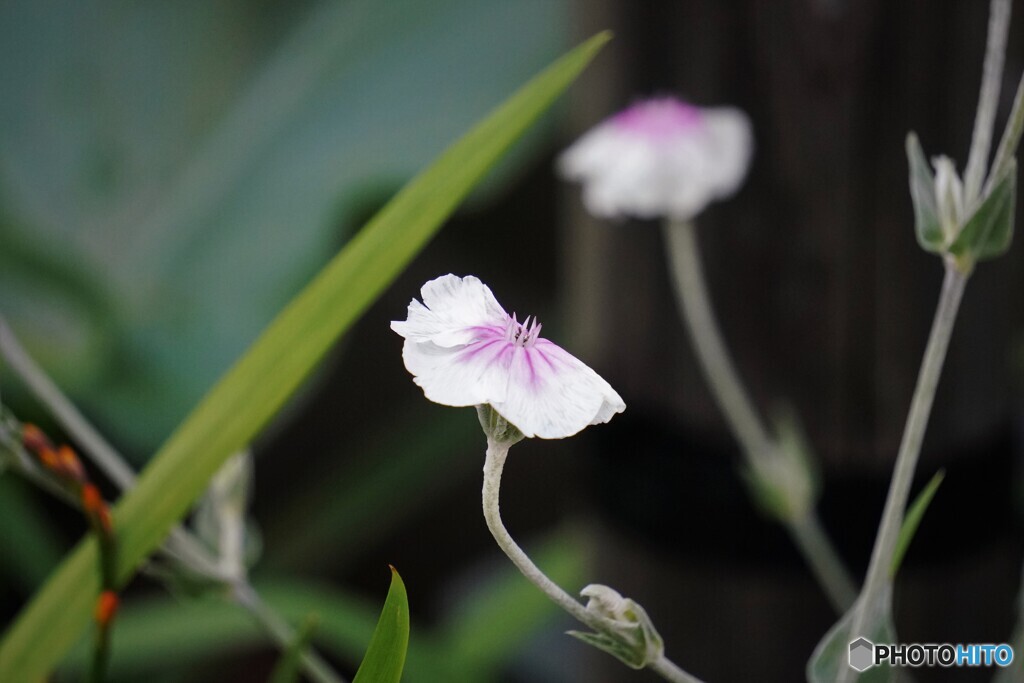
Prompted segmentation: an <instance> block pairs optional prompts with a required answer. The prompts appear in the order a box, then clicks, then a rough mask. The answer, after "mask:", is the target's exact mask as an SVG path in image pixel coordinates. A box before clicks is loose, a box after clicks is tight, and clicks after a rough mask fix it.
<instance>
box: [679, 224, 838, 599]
mask: <svg viewBox="0 0 1024 683" xmlns="http://www.w3.org/2000/svg"><path fill="white" fill-rule="evenodd" d="M663 230H664V234H665V241H666V245H667V247H668V257H669V272H670V274H671V276H672V283H673V285H674V287H673V289H674V291H675V294H676V298H677V300H678V303H679V308H680V310H681V312H682V314H683V319H684V321H685V322H686V329H687V331H688V332H689V334H690V340H691V341H692V343H693V347H694V351H695V353H696V355H697V358H698V360H699V361H700V367H701V370H702V371H703V372H704V378H705V380H706V381H707V383H708V387H709V388H710V389H711V395H712V396H713V397H714V399H715V401H716V402H717V403H718V407H719V409H720V410H721V411H722V415H723V416H724V417H725V420H726V422H727V423H728V424H729V427H730V428H731V430H732V432H733V434H734V435H735V437H736V440H737V441H739V442H740V448H741V449H742V451H743V455H744V457H745V458H746V460H747V461H748V463H753V462H755V461H759V460H763V459H766V458H772V457H776V455H775V453H774V451H775V449H776V448H777V447H778V445H777V443H776V441H775V439H773V438H772V436H771V435H769V433H768V430H767V429H766V428H765V426H764V423H763V422H762V421H761V418H760V416H759V415H758V412H757V409H756V408H755V407H754V402H753V401H752V400H751V398H750V395H749V394H748V393H747V390H746V388H745V387H744V386H743V382H742V381H741V380H740V376H739V373H738V372H737V371H736V367H735V366H734V365H733V362H732V358H731V357H730V356H729V351H728V350H727V349H726V346H725V341H724V339H723V337H722V332H721V330H719V328H718V322H717V321H716V320H715V315H714V312H713V310H712V306H711V296H710V295H709V293H708V288H707V283H706V281H705V279H704V269H703V267H702V265H701V260H700V250H699V249H698V245H697V228H696V226H695V225H694V224H693V223H690V222H688V221H683V222H677V221H666V223H665V224H664V226H663ZM752 467H753V465H752ZM779 519H780V521H781V522H782V524H783V525H785V526H786V528H787V529H788V530H789V533H790V535H791V536H792V537H793V540H794V541H795V542H796V546H797V548H798V549H799V551H800V553H801V554H802V555H803V557H804V560H805V561H806V562H807V564H808V565H809V566H810V568H811V571H812V572H813V574H814V576H815V578H816V579H817V580H818V583H819V584H820V585H821V587H822V589H823V590H824V591H825V594H826V595H827V596H828V599H829V601H830V602H831V603H832V605H833V606H834V607H835V608H836V610H837V611H838V612H839V613H840V614H841V613H843V612H845V611H846V610H847V609H848V608H849V607H850V606H851V605H852V604H853V601H854V599H855V598H856V592H857V591H856V588H855V584H854V582H853V579H851V578H850V574H849V572H848V571H847V570H846V567H845V565H843V562H842V560H841V559H840V558H839V553H837V552H836V550H835V547H834V546H833V545H832V542H831V541H830V540H829V538H828V535H827V534H826V533H825V531H824V529H823V528H822V527H821V523H820V521H819V520H818V516H817V513H816V512H814V510H813V508H812V509H810V510H808V511H807V512H806V513H804V514H803V515H798V516H786V517H780V518H779Z"/></svg>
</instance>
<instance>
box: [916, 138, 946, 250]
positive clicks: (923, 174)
mask: <svg viewBox="0 0 1024 683" xmlns="http://www.w3.org/2000/svg"><path fill="white" fill-rule="evenodd" d="M907 163H908V164H909V166H910V197H911V199H912V200H913V202H914V228H915V232H916V233H917V243H918V244H920V245H921V248H922V249H924V250H925V251H930V252H932V253H938V252H941V251H942V242H943V239H942V221H941V220H940V219H939V205H938V201H937V200H936V198H935V177H934V176H933V175H932V170H931V168H930V167H929V166H928V160H927V159H925V156H924V152H923V151H922V150H921V143H920V142H919V141H918V139H917V135H916V134H915V133H913V132H911V133H908V134H907Z"/></svg>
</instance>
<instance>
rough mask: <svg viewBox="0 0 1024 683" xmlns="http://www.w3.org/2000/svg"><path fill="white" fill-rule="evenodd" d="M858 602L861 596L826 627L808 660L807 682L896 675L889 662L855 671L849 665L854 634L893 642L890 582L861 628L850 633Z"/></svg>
mask: <svg viewBox="0 0 1024 683" xmlns="http://www.w3.org/2000/svg"><path fill="white" fill-rule="evenodd" d="M860 605H861V599H858V600H857V602H855V603H854V604H853V607H851V608H850V609H849V610H847V612H846V614H844V615H843V616H842V618H841V619H840V620H839V621H838V622H836V624H835V625H834V626H833V627H832V628H831V629H829V631H828V633H826V634H825V636H824V637H823V638H822V639H821V641H819V642H818V645H817V647H815V648H814V653H813V654H812V655H811V659H810V660H809V661H808V662H807V680H808V683H840V682H845V681H857V682H858V683H889V682H890V681H893V680H894V678H895V675H894V672H893V669H892V668H891V667H889V666H875V667H871V668H869V669H867V670H866V671H864V672H863V673H861V674H859V676H858V675H857V671H855V670H854V669H853V668H851V667H850V663H849V657H850V643H851V641H853V640H854V639H855V638H857V637H861V636H863V637H865V638H867V639H868V640H870V641H871V642H872V643H893V642H896V628H895V627H894V626H893V621H892V584H888V585H887V586H886V587H885V589H884V590H882V591H880V592H879V594H878V595H877V597H876V598H875V599H874V602H873V604H871V605H869V606H868V608H867V614H866V617H865V619H864V628H863V629H861V633H859V634H856V635H855V634H851V633H850V631H851V629H852V627H853V624H852V622H853V618H854V615H855V614H856V611H857V609H858V608H859V606H860Z"/></svg>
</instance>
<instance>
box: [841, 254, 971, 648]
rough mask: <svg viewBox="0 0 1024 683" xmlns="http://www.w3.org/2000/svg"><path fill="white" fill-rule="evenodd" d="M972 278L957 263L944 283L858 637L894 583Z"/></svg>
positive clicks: (857, 621)
mask: <svg viewBox="0 0 1024 683" xmlns="http://www.w3.org/2000/svg"><path fill="white" fill-rule="evenodd" d="M968 277H969V275H968V274H967V273H964V272H962V271H960V270H958V269H957V268H956V267H955V265H953V264H951V263H947V264H946V275H945V278H944V279H943V281H942V294H941V296H940V297H939V304H938V308H937V309H936V311H935V319H934V320H933V322H932V329H931V333H930V335H929V337H928V345H927V347H926V348H925V352H924V360H923V361H922V362H921V370H920V372H919V374H918V376H917V386H916V387H915V389H914V397H913V399H912V400H911V404H910V412H909V414H908V415H907V423H906V426H905V427H904V429H903V439H902V440H901V442H900V450H899V454H898V455H897V456H896V466H895V469H894V470H893V475H892V482H891V483H890V485H889V494H888V496H887V497H886V500H885V509H884V511H883V512H882V521H881V522H880V523H879V525H878V535H877V536H876V537H875V547H874V549H873V550H872V553H871V563H870V564H869V565H868V572H867V576H866V578H865V580H864V589H863V591H862V592H861V597H860V600H859V601H858V604H859V605H861V609H860V610H858V612H857V613H856V614H855V616H854V618H853V622H852V627H851V629H850V634H851V636H852V637H857V636H861V635H870V634H865V633H863V630H864V627H865V624H864V618H865V609H866V606H870V605H871V604H873V601H874V598H875V597H876V596H877V595H878V594H879V593H880V592H882V591H883V590H884V588H885V586H886V584H887V583H888V582H889V581H891V580H892V576H891V567H892V558H893V553H894V552H895V551H896V543H897V540H898V539H899V533H900V528H901V527H902V526H903V515H904V512H905V510H906V507H907V497H908V496H909V494H910V485H911V483H912V482H913V480H914V470H915V469H916V468H917V460H918V457H919V456H920V454H921V445H922V443H923V442H924V434H925V428H926V427H927V425H928V416H929V415H930V414H931V410H932V403H933V401H934V399H935V392H936V390H937V388H938V385H939V377H940V376H941V374H942V365H943V363H944V362H945V359H946V350H947V349H948V348H949V339H950V337H951V336H952V333H953V325H954V323H955V322H956V314H957V311H958V310H959V308H960V300H961V298H962V297H963V293H964V286H965V285H966V284H967V278H968Z"/></svg>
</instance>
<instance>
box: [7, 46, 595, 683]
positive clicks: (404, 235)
mask: <svg viewBox="0 0 1024 683" xmlns="http://www.w3.org/2000/svg"><path fill="white" fill-rule="evenodd" d="M608 38H609V36H608V35H607V34H601V35H598V36H595V37H594V38H592V39H591V40H589V41H587V42H586V43H584V44H583V45H581V46H579V47H578V48H577V49H575V50H573V51H572V52H570V53H568V54H567V55H565V56H564V57H562V58H561V59H559V60H558V61H556V62H555V63H553V64H552V65H551V66H550V67H548V68H547V69H545V70H544V71H543V72H541V73H540V74H538V75H537V76H536V77H535V78H533V79H532V80H530V81H529V82H528V83H527V84H526V85H524V86H523V87H522V88H520V89H519V90H517V91H516V92H515V93H514V94H513V95H512V96H511V97H509V98H508V99H506V100H505V102H504V103H503V104H502V105H501V106H500V107H498V108H497V109H495V110H493V111H492V113H491V114H490V115H489V116H487V117H486V118H484V119H483V120H482V121H481V122H480V123H479V124H477V125H476V126H475V127H473V128H472V129H471V130H470V131H469V132H468V133H466V134H465V135H464V136H462V137H461V138H460V139H459V140H458V141H457V142H456V143H454V144H453V145H451V146H450V147H449V148H448V149H447V150H446V151H445V152H444V153H443V154H442V155H440V156H439V157H438V158H437V159H436V160H435V161H434V163H433V164H431V165H430V167H428V168H427V169H426V170H424V171H422V172H421V173H420V174H418V175H417V177H416V178H415V179H413V180H412V181H410V182H409V183H408V184H407V185H406V186H405V187H404V188H403V189H402V191H401V192H399V193H398V194H397V195H396V196H395V197H394V198H393V199H392V200H391V201H389V202H388V204H387V205H386V206H385V207H384V208H383V209H382V210H381V211H380V212H378V213H377V214H376V215H375V216H374V218H373V219H371V221H370V222H369V223H368V224H367V226H366V227H365V228H364V229H363V230H361V231H360V232H359V234H358V235H357V236H356V237H355V238H354V239H352V240H351V241H350V242H349V244H347V245H346V246H345V247H344V248H343V249H342V250H341V252H340V253H339V254H338V255H337V256H336V257H335V258H333V259H332V260H331V261H330V263H328V264H327V265H326V266H325V267H324V268H323V269H322V270H321V271H320V273H319V274H318V275H317V276H316V277H315V278H314V279H313V280H312V281H311V282H310V283H309V284H308V285H307V286H306V287H305V288H303V290H302V291H301V292H300V293H299V294H298V295H297V296H295V297H294V298H293V299H292V300H291V301H290V302H289V303H288V305H287V306H286V307H285V308H284V310H283V311H282V312H281V313H280V314H279V315H278V316H277V317H276V318H275V319H274V322H273V323H272V324H271V325H270V326H269V327H268V328H267V329H266V330H265V331H264V333H263V334H262V335H260V337H259V339H257V340H256V342H255V343H254V344H253V345H252V346H251V347H250V348H249V350H248V351H247V352H246V353H245V354H243V356H242V357H241V358H240V359H239V360H238V361H237V362H236V363H235V364H234V365H233V366H232V368H231V370H230V371H229V372H228V373H227V374H226V375H225V376H224V377H223V378H222V379H221V380H220V381H219V382H218V383H217V384H216V386H214V388H213V389H212V390H211V391H210V392H208V393H207V394H206V395H205V397H204V398H203V399H202V401H200V402H199V404H198V405H197V406H196V408H195V409H194V410H193V411H192V412H191V413H190V415H189V417H188V418H187V419H186V420H185V421H184V422H183V423H182V424H181V426H179V428H178V429H177V430H175V432H174V434H172V436H171V437H170V438H169V439H168V440H167V441H166V442H165V443H164V445H163V446H162V447H161V449H160V451H159V452H158V454H157V455H156V457H155V458H154V460H153V462H152V464H151V465H150V466H149V467H147V468H146V470H145V471H144V472H143V474H142V476H141V477H140V478H139V480H138V483H137V485H136V487H135V488H134V489H132V490H131V491H129V492H128V493H127V495H125V496H124V497H123V498H122V500H121V501H120V502H119V503H118V505H117V506H116V507H115V509H114V511H113V517H114V526H115V528H116V529H117V539H118V546H117V547H118V553H117V558H116V562H117V566H116V570H115V571H116V577H117V578H116V581H117V582H118V583H124V582H126V581H127V580H128V579H129V578H130V577H131V576H132V575H133V573H134V572H135V571H136V569H137V568H138V566H139V563H140V562H142V561H143V560H144V558H145V556H146V555H147V554H149V553H150V552H152V551H153V550H155V549H156V547H157V546H158V545H159V543H160V541H161V539H162V538H164V536H165V535H166V533H167V532H168V531H169V529H170V527H171V526H172V525H173V524H174V523H175V522H176V521H177V520H178V519H180V518H181V517H182V516H183V515H185V514H186V513H187V511H188V509H189V508H190V507H191V505H192V503H193V502H194V501H195V500H196V498H197V497H198V496H199V495H200V494H201V493H202V490H203V489H204V488H205V487H206V485H207V483H208V481H209V479H210V477H211V476H212V475H213V474H214V473H215V472H216V471H217V469H218V468H219V467H220V466H221V465H222V463H223V462H224V461H225V460H226V459H227V458H228V457H229V456H230V455H231V454H232V453H234V452H236V451H238V450H239V449H242V448H245V447H247V446H248V445H249V444H250V443H251V441H252V439H253V438H254V437H255V436H256V435H257V434H258V433H259V432H260V430H261V429H262V428H263V427H264V426H265V425H266V424H267V422H268V421H269V420H270V419H271V418H272V417H273V416H274V415H275V414H276V413H277V411H278V410H279V409H280V408H281V407H282V405H283V404H284V402H285V401H286V400H287V399H288V398H289V397H290V396H291V395H292V393H293V392H294V391H295V390H296V389H297V388H298V387H299V386H300V384H301V383H302V381H303V380H304V379H305V378H306V377H307V375H308V374H309V373H310V372H311V370H312V369H313V367H314V366H315V365H316V363H317V362H318V361H319V360H320V359H321V358H322V356H323V355H324V353H326V351H327V350H328V349H329V348H330V346H331V345H332V344H333V343H334V342H335V341H336V340H337V338H338V337H339V336H340V335H341V334H342V333H344V332H345V331H346V330H347V329H348V327H349V326H350V325H351V324H352V323H353V322H354V321H355V320H356V319H357V318H358V317H359V315H360V314H361V313H362V312H363V311H364V310H365V309H366V307H367V306H369V305H370V303H372V301H373V300H374V299H375V298H376V297H377V296H378V295H379V294H380V293H381V292H382V291H383V289H384V288H385V287H386V286H387V285H388V284H389V283H390V282H391V281H392V280H393V279H394V278H395V277H396V276H397V275H398V274H399V273H400V272H401V270H402V269H403V268H404V267H405V266H406V265H407V264H408V262H409V261H410V260H411V259H412V258H413V256H415V254H416V253H418V251H419V250H420V249H421V248H422V246H423V245H424V244H425V243H426V242H427V241H428V240H429V239H430V237H431V236H432V235H433V234H434V233H435V232H436V231H437V230H438V229H439V228H440V226H441V224H442V223H443V222H444V220H445V219H446V218H447V217H448V216H449V215H450V214H451V212H452V211H454V210H455V208H456V207H457V206H458V204H459V203H460V202H461V201H462V200H463V199H464V198H465V197H466V195H467V194H468V193H469V191H470V190H471V189H472V188H473V187H474V186H475V185H476V184H477V182H478V181H479V180H480V179H481V178H482V177H483V176H484V174H485V173H486V172H487V171H488V170H490V169H491V167H492V166H493V165H494V164H495V163H496V162H497V160H498V159H500V158H501V157H502V156H503V155H504V153H505V151H507V150H508V149H509V147H510V146H511V145H512V143H513V142H514V141H516V140H517V139H518V138H519V137H520V136H521V135H522V134H523V133H524V132H525V131H526V130H527V129H528V128H529V127H530V125H531V124H532V123H533V122H534V121H535V120H536V119H538V118H539V117H540V116H541V114H543V113H544V112H545V111H546V110H547V109H548V108H549V107H550V106H551V104H552V103H553V102H554V100H555V99H556V98H557V97H558V96H559V95H560V94H561V93H562V92H563V91H564V89H565V88H567V87H568V86H569V85H570V84H571V83H572V82H573V81H574V80H575V78H576V77H577V76H578V75H579V73H580V72H581V71H582V70H583V69H584V68H585V67H586V65H587V64H588V63H589V61H590V60H591V59H592V58H593V56H594V55H595V54H596V52H597V51H598V50H600V48H601V47H602V46H603V44H604V43H605V42H607V40H608ZM95 572H96V547H95V543H93V542H92V540H91V539H90V540H89V541H86V542H85V543H83V544H81V545H80V546H79V547H78V549H77V550H76V551H74V552H73V553H71V554H70V555H69V556H68V558H67V559H66V560H65V561H64V563H63V564H62V565H61V567H60V568H59V569H58V570H57V571H56V572H55V573H54V574H53V576H52V577H51V579H50V580H49V581H48V582H47V584H46V585H45V586H44V587H43V589H42V590H41V591H40V592H39V593H38V594H37V596H36V597H35V598H34V599H33V600H32V601H31V602H30V604H29V605H28V606H27V607H26V608H25V609H24V610H23V612H22V613H21V615H19V617H18V618H17V619H16V621H15V623H14V625H13V626H12V627H11V628H10V629H9V630H8V631H7V633H6V634H5V636H4V639H3V641H2V642H0V675H2V676H7V677H10V676H14V675H17V676H20V677H25V678H35V677H38V676H40V675H44V674H45V673H46V671H47V670H48V669H49V668H50V667H52V666H53V665H54V664H55V663H56V662H57V661H58V660H59V659H60V657H61V655H62V654H63V652H64V649H65V648H66V647H69V646H70V645H71V643H72V641H73V639H74V638H75V636H76V635H77V633H78V632H79V631H80V630H81V629H82V628H83V627H84V626H85V624H86V623H87V621H88V618H89V616H88V615H89V606H90V605H89V601H90V600H91V599H92V596H94V595H95V592H96V589H97V585H96V584H97V582H96V576H95ZM42 633H46V636H47V637H46V639H45V640H44V639H43V638H42Z"/></svg>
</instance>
